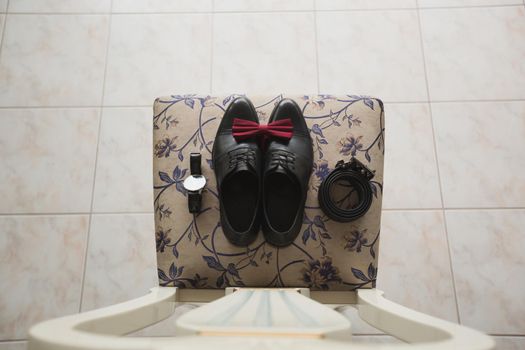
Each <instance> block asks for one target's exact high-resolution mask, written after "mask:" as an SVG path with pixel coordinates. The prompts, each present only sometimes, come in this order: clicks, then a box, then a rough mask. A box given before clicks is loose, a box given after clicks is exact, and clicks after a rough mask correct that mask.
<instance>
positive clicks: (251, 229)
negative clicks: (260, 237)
mask: <svg viewBox="0 0 525 350" xmlns="http://www.w3.org/2000/svg"><path fill="white" fill-rule="evenodd" d="M234 118H239V119H244V120H248V121H252V122H256V123H259V118H258V117H257V112H256V111H255V107H254V106H253V104H252V103H251V102H250V100H248V99H247V98H245V97H239V98H237V99H235V100H234V101H233V102H232V103H231V104H230V106H229V107H228V109H227V110H226V112H224V117H223V118H222V121H221V123H220V125H219V129H218V130H217V135H216V136H215V142H214V143H213V150H212V161H213V168H214V171H215V177H216V179H217V189H218V191H219V203H220V214H221V226H222V231H223V232H224V235H225V236H226V238H227V239H228V240H229V241H230V242H231V243H232V244H235V245H238V246H247V245H249V244H250V243H252V242H253V241H254V240H255V238H257V233H258V232H259V228H260V216H259V213H260V210H259V198H260V188H261V185H260V179H261V167H262V160H261V151H260V150H259V147H258V146H257V140H256V137H252V138H247V139H245V140H242V141H239V142H237V141H236V140H235V138H234V137H233V135H232V126H233V120H234Z"/></svg>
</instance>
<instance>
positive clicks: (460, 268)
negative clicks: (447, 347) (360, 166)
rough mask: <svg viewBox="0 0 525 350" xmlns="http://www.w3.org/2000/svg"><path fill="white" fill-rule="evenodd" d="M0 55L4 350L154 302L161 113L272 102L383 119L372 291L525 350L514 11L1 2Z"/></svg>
mask: <svg viewBox="0 0 525 350" xmlns="http://www.w3.org/2000/svg"><path fill="white" fill-rule="evenodd" d="M0 36H1V46H0V350H5V349H23V348H25V342H24V340H25V339H26V337H27V329H28V327H29V326H30V325H31V324H33V323H34V322H37V321H40V320H43V319H46V318H49V317H56V316H59V315H65V314H71V313H75V312H79V311H80V310H88V309H91V308H95V307H100V306H103V305H108V304H111V303H115V302H119V301H124V300H126V299H128V298H131V297H135V296H138V295H141V294H142V293H144V292H145V291H146V290H147V289H148V288H149V287H150V286H154V285H155V283H156V278H155V254H154V251H153V244H154V243H153V240H152V230H153V220H152V205H151V196H152V194H151V170H150V169H151V156H150V154H151V149H150V147H151V120H150V114H151V112H150V111H151V104H152V101H153V99H154V98H155V97H156V96H157V95H161V94H166V93H188V92H199V93H219V92H248V93H264V94H268V93H273V92H281V91H282V92H290V93H297V92H299V93H301V92H305V93H312V92H313V93H316V92H319V93H358V94H371V95H376V96H378V97H381V98H383V99H384V101H385V105H386V129H387V131H386V132H387V153H386V171H385V192H386V193H385V211H384V218H383V230H382V236H383V239H382V241H381V252H380V270H379V271H380V272H379V280H378V285H379V287H380V288H382V289H384V290H385V291H386V295H387V297H390V298H391V299H393V300H395V301H397V302H400V303H402V304H405V305H407V306H409V307H412V308H415V309H417V310H421V311H423V312H427V313H429V314H432V315H436V316H439V317H443V318H446V319H449V320H452V321H459V322H461V323H462V324H465V325H469V326H473V327H476V328H479V329H481V330H483V331H486V332H488V333H490V334H493V335H495V336H496V341H497V343H498V348H499V349H504V350H505V349H506V350H510V349H523V348H525V323H524V318H523V315H524V314H525V302H524V300H525V299H524V298H523V296H524V295H525V278H523V276H525V260H524V258H523V256H524V252H525V228H524V225H525V177H524V176H523V173H525V156H524V153H525V137H524V136H525V2H523V0H366V1H365V0H308V1H296V0H289V1H263V0H250V1H223V0H184V1H177V2H175V1H161V0H143V1H140V0H97V1H93V0H83V1H74V2H72V1H66V0H40V1H36V0H0ZM341 311H342V312H344V313H345V315H347V316H348V317H349V318H350V319H355V318H356V312H355V311H356V310H355V309H353V308H346V309H345V310H341ZM170 325H171V324H169V322H168V323H167V326H165V328H164V333H169V331H170V328H169V326H170ZM157 332H158V331H157ZM150 333H155V332H150ZM354 333H356V334H358V335H360V336H359V337H358V338H357V339H358V340H362V341H375V342H390V341H393V340H392V339H390V338H388V337H384V336H382V335H381V334H380V332H378V331H377V330H375V329H372V328H371V327H369V326H367V325H366V324H362V323H359V322H356V323H355V327H354ZM143 334H148V332H144V333H143Z"/></svg>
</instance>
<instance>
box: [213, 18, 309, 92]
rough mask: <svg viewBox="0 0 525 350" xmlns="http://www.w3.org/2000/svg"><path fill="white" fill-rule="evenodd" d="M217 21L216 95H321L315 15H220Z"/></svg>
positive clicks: (214, 59) (214, 89) (215, 49)
mask: <svg viewBox="0 0 525 350" xmlns="http://www.w3.org/2000/svg"><path fill="white" fill-rule="evenodd" d="M214 21H215V26H214V43H213V77H212V85H213V86H212V91H213V92H214V93H226V92H228V93H232V92H243V93H248V94H256V93H261V94H272V93H279V92H285V93H304V94H308V93H310V92H317V68H316V63H315V44H314V40H313V38H314V36H315V35H314V33H315V31H314V18H313V14H312V13H305V12H300V13H289V12H288V13H286V12H285V13H244V14H216V15H215V20H214ZM276 38H278V39H276Z"/></svg>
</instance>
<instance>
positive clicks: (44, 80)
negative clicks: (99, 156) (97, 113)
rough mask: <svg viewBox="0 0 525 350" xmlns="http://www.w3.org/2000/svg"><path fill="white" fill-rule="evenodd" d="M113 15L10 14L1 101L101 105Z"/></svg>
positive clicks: (0, 64) (0, 62) (0, 70)
mask: <svg viewBox="0 0 525 350" xmlns="http://www.w3.org/2000/svg"><path fill="white" fill-rule="evenodd" d="M108 21H109V16H106V15H71V16H64V15H9V16H8V17H7V23H6V29H5V33H4V40H3V48H2V55H1V57H0V106H98V105H100V101H101V97H102V83H103V79H104V62H105V54H106V42H107V36H108Z"/></svg>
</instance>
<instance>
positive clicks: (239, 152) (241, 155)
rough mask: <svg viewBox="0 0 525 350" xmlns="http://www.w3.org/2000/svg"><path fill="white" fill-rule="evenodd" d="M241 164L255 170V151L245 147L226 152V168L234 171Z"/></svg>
mask: <svg viewBox="0 0 525 350" xmlns="http://www.w3.org/2000/svg"><path fill="white" fill-rule="evenodd" d="M241 164H242V165H250V166H251V167H253V168H255V151H254V150H253V149H251V148H249V147H245V148H237V149H234V150H232V151H230V152H228V167H229V168H230V169H235V168H237V167H238V166H239V165H241Z"/></svg>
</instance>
